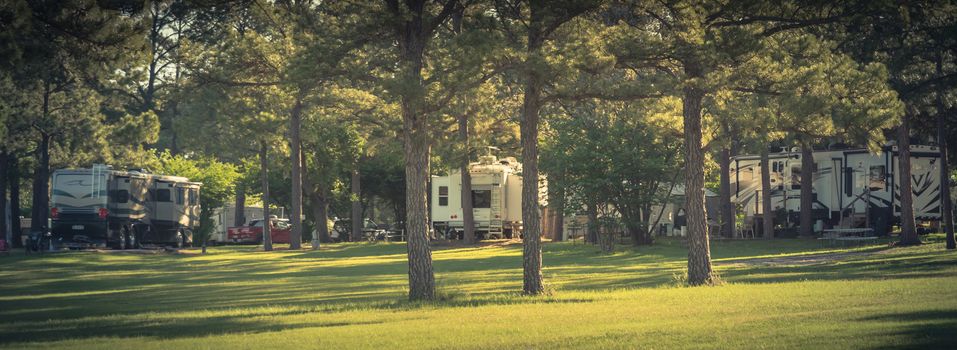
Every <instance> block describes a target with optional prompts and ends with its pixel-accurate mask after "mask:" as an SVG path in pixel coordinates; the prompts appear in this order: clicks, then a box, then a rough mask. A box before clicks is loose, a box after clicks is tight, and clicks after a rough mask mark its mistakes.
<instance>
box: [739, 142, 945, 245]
mask: <svg viewBox="0 0 957 350" xmlns="http://www.w3.org/2000/svg"><path fill="white" fill-rule="evenodd" d="M813 155H814V159H813V161H814V167H813V168H814V172H813V174H812V176H813V194H814V199H813V203H814V204H813V208H812V213H813V218H814V222H815V230H816V231H819V230H821V229H824V228H834V227H843V228H847V227H863V226H866V227H870V228H873V229H874V230H875V233H877V234H886V233H888V232H889V231H890V227H891V226H893V225H896V224H899V223H900V210H901V207H900V183H901V178H900V174H899V172H898V171H897V169H898V165H899V157H900V156H899V152H898V148H897V146H886V147H884V148H883V149H882V150H881V152H879V153H876V154H875V153H871V152H869V151H868V150H866V149H842V150H822V151H814V152H813ZM768 158H769V166H768V168H769V170H770V178H771V207H772V208H773V209H774V211H775V214H773V215H774V219H775V223H777V224H785V225H789V224H791V223H795V222H798V220H799V219H798V218H799V217H800V211H801V182H800V181H801V176H802V175H803V174H801V162H802V159H801V152H800V149H797V148H795V149H792V150H791V151H790V152H781V153H772V154H770V155H769V157H768ZM939 166H940V150H939V149H938V148H937V147H935V146H923V145H912V146H911V179H910V181H911V185H912V188H913V198H914V216H915V218H916V219H917V220H920V221H939V220H940V218H941V212H940V211H941V204H940V203H941V202H940V169H939V168H938V167H939ZM730 173H731V200H732V202H733V203H735V204H736V205H738V206H739V210H741V211H743V213H744V214H745V218H746V219H750V220H754V218H756V217H761V216H762V215H763V214H764V213H763V206H762V205H761V197H762V196H761V160H760V157H759V156H754V155H746V156H738V157H733V158H732V160H731V169H730ZM905 180H906V179H905ZM752 222H753V221H752ZM758 227H760V226H758Z"/></svg>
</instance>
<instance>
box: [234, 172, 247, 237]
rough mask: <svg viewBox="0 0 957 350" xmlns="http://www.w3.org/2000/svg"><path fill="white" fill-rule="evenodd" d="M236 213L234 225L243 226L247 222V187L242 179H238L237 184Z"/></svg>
mask: <svg viewBox="0 0 957 350" xmlns="http://www.w3.org/2000/svg"><path fill="white" fill-rule="evenodd" d="M234 206H235V207H236V213H235V215H233V226H237V227H238V226H243V225H245V224H246V188H245V186H243V183H242V181H238V180H237V184H236V203H235V205H234Z"/></svg>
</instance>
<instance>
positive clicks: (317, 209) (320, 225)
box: [310, 191, 329, 249]
mask: <svg viewBox="0 0 957 350" xmlns="http://www.w3.org/2000/svg"><path fill="white" fill-rule="evenodd" d="M310 200H311V201H312V220H313V221H315V223H316V237H313V238H312V249H319V245H320V244H321V243H328V242H329V222H328V220H329V203H328V202H327V201H326V198H325V196H323V195H321V194H319V193H318V191H317V192H316V193H313V194H312V195H311V197H310Z"/></svg>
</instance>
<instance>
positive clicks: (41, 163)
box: [30, 133, 50, 231]
mask: <svg viewBox="0 0 957 350" xmlns="http://www.w3.org/2000/svg"><path fill="white" fill-rule="evenodd" d="M36 157H37V167H36V171H35V173H34V176H33V210H32V212H33V217H32V219H31V220H30V230H31V231H39V230H41V229H42V228H44V227H46V226H47V218H48V217H49V213H50V135H49V134H46V133H41V136H40V145H39V147H38V148H37V152H36Z"/></svg>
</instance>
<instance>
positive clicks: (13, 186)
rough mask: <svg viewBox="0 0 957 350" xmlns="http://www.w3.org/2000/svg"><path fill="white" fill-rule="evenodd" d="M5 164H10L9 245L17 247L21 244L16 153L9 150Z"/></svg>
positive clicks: (18, 171)
mask: <svg viewBox="0 0 957 350" xmlns="http://www.w3.org/2000/svg"><path fill="white" fill-rule="evenodd" d="M7 157H8V158H7V164H9V165H10V169H9V173H8V174H0V175H9V177H8V178H7V179H8V182H9V184H10V231H12V234H13V238H12V241H11V242H10V247H12V248H19V247H21V246H22V245H23V244H22V243H23V242H22V241H21V240H20V235H21V232H20V164H19V159H18V158H17V154H16V153H14V152H10V153H9V154H8V155H7Z"/></svg>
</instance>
